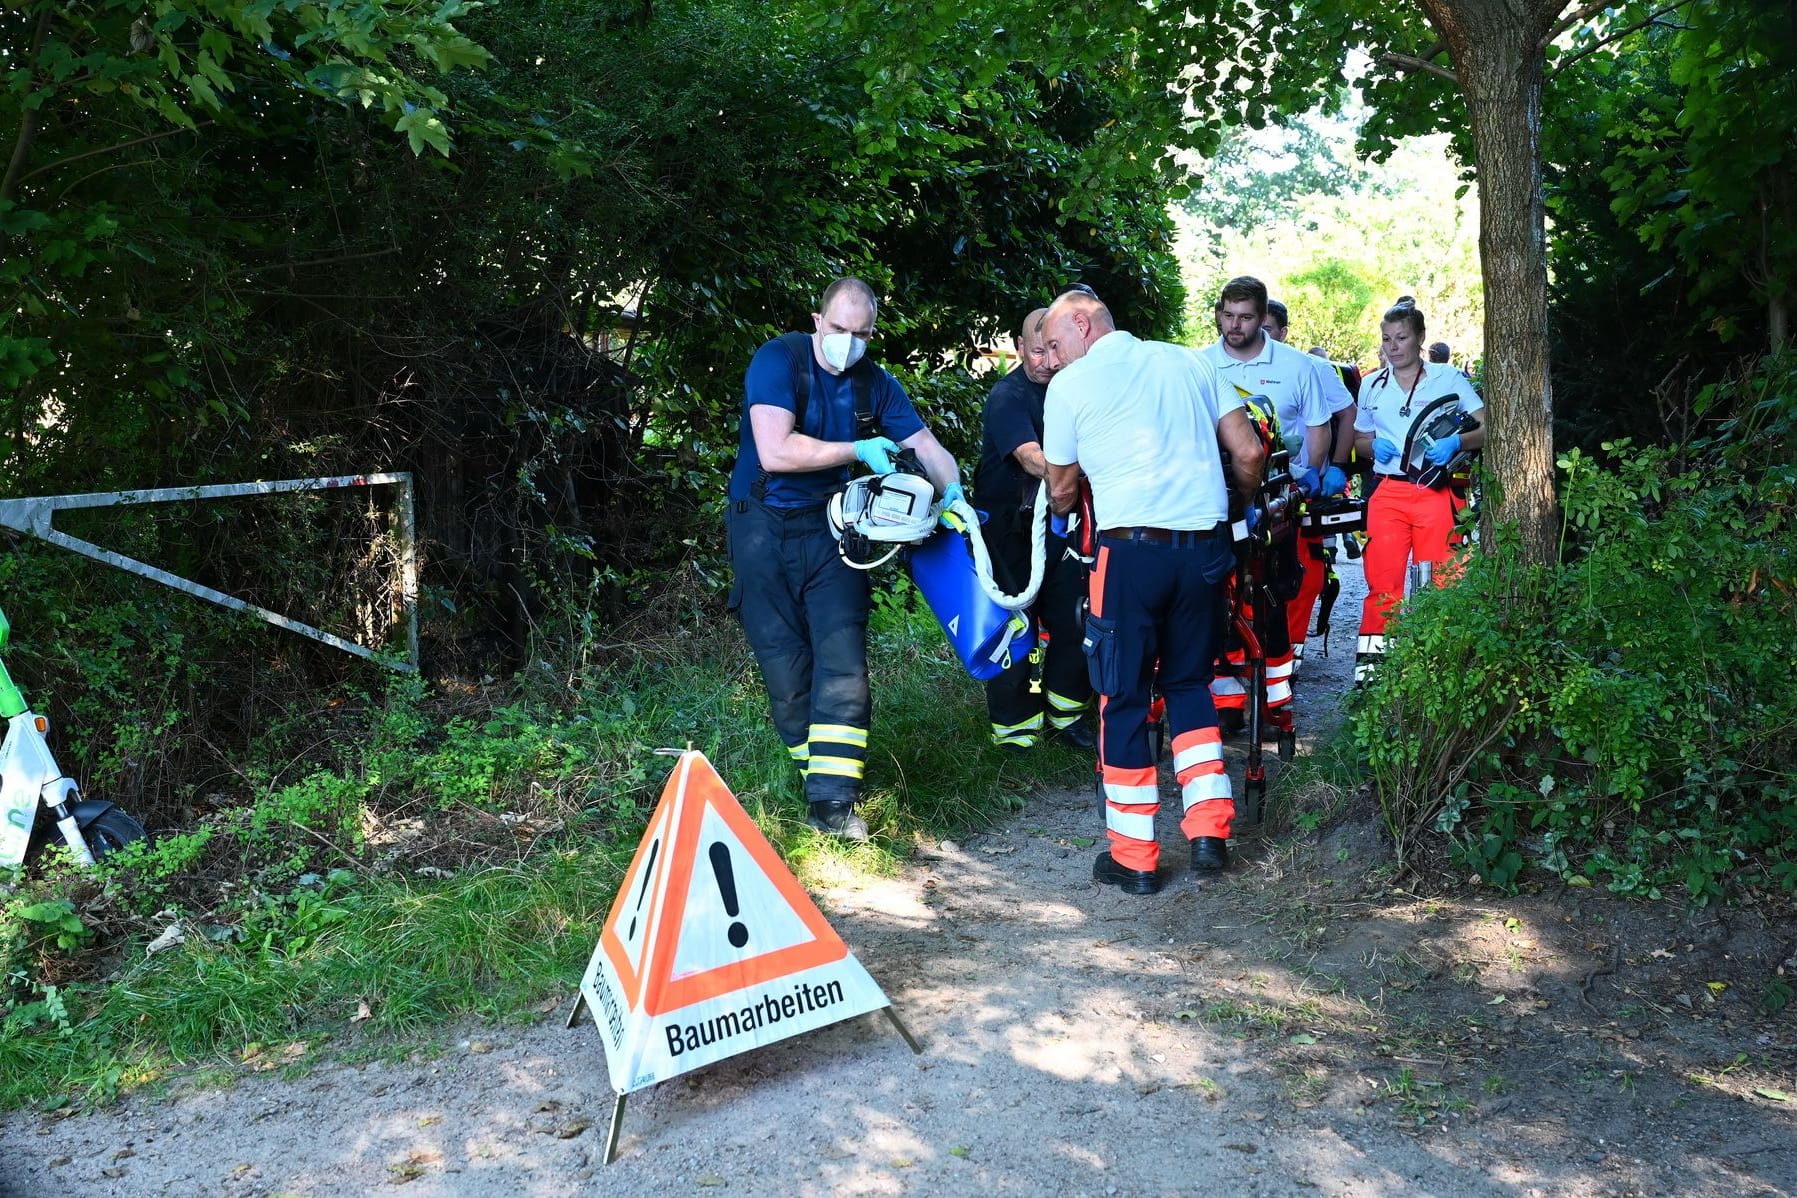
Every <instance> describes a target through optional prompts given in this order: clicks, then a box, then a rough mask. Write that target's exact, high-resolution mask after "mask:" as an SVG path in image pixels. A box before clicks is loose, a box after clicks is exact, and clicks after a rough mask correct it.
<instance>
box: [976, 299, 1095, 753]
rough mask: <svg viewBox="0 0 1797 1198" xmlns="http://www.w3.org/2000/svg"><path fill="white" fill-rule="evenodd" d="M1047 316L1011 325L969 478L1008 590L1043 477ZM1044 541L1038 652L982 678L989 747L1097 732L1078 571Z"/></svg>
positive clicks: (1036, 613)
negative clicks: (1090, 707) (1012, 333)
mask: <svg viewBox="0 0 1797 1198" xmlns="http://www.w3.org/2000/svg"><path fill="white" fill-rule="evenodd" d="M1046 313H1047V309H1046V308H1038V309H1036V310H1035V311H1034V312H1031V313H1030V314H1029V315H1028V316H1026V317H1024V318H1023V326H1022V328H1020V329H1019V330H1018V331H1017V357H1018V363H1017V368H1016V369H1015V370H1013V371H1011V372H1010V373H1009V374H1007V375H1005V377H1004V378H1002V379H1000V380H999V381H998V382H997V384H996V385H994V386H993V388H992V391H991V393H990V394H988V395H987V396H986V408H985V411H984V413H983V414H982V416H981V425H982V427H983V430H984V433H983V437H982V440H981V444H980V461H979V465H978V466H977V467H976V468H975V470H974V476H973V497H974V503H975V505H976V506H978V507H979V509H980V510H981V511H983V512H985V513H987V521H986V525H985V529H984V534H985V538H986V548H987V550H988V551H989V552H990V553H991V555H992V573H993V578H994V581H996V582H997V583H998V585H999V587H1000V588H1001V589H1002V590H1004V591H1006V592H1007V593H1013V594H1014V593H1016V592H1017V591H1019V590H1021V589H1022V588H1023V586H1024V585H1025V584H1026V583H1028V581H1029V576H1030V545H1031V526H1030V520H1031V519H1032V518H1033V516H1034V514H1035V505H1036V493H1037V491H1038V490H1040V489H1041V487H1042V485H1043V484H1042V480H1043V479H1045V478H1047V477H1048V462H1047V460H1046V459H1044V458H1043V456H1042V405H1043V399H1044V397H1045V396H1046V395H1047V394H1048V380H1049V379H1051V378H1053V377H1054V372H1053V371H1052V370H1050V369H1049V368H1048V351H1047V348H1046V347H1045V346H1044V345H1043V344H1042V317H1043V316H1044V315H1045V314H1046ZM1046 540H1047V561H1046V562H1045V563H1044V569H1043V574H1042V586H1041V589H1040V590H1038V591H1037V592H1036V601H1035V603H1033V604H1032V605H1031V606H1030V609H1029V613H1028V614H1029V617H1030V618H1031V620H1032V621H1033V622H1034V623H1035V626H1036V629H1037V633H1038V643H1039V645H1040V648H1039V650H1038V652H1037V653H1035V654H1034V655H1032V657H1030V658H1025V659H1023V660H1020V661H1015V662H1013V663H1012V664H1011V667H1010V668H1009V669H1007V670H1005V671H1004V672H1003V673H1001V674H999V675H998V676H997V677H995V678H992V679H989V680H988V681H987V683H986V712H987V716H988V717H989V718H990V719H991V721H992V743H993V744H996V745H999V746H1001V747H1003V748H1007V749H1011V750H1014V751H1021V750H1024V749H1028V748H1031V747H1032V746H1034V745H1035V744H1036V743H1037V742H1038V740H1039V739H1040V738H1041V736H1042V734H1043V732H1044V731H1048V732H1051V733H1053V734H1055V735H1057V736H1059V737H1060V738H1061V739H1062V740H1063V741H1065V742H1067V743H1068V744H1070V745H1072V746H1073V747H1075V748H1078V749H1091V748H1094V747H1096V745H1097V737H1096V736H1095V735H1094V734H1093V732H1092V730H1091V729H1090V728H1089V727H1087V726H1086V723H1085V719H1084V713H1085V710H1086V706H1087V704H1088V703H1089V702H1090V700H1091V697H1092V684H1091V682H1090V680H1089V677H1088V673H1087V670H1086V658H1085V654H1084V653H1082V652H1081V651H1080V628H1079V601H1080V599H1081V598H1083V597H1084V595H1085V593H1086V570H1085V567H1084V566H1083V565H1081V564H1080V562H1079V561H1078V560H1077V559H1075V558H1070V557H1068V556H1067V540H1066V538H1065V537H1062V536H1057V535H1055V534H1054V533H1052V532H1051V533H1049V534H1048V536H1047V538H1046ZM1032 666H1034V667H1036V668H1034V669H1032Z"/></svg>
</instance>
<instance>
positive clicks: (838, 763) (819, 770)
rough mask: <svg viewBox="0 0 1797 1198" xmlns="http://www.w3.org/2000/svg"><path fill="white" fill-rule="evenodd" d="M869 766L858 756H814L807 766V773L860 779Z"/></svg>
mask: <svg viewBox="0 0 1797 1198" xmlns="http://www.w3.org/2000/svg"><path fill="white" fill-rule="evenodd" d="M866 768H867V766H866V764H865V763H864V762H863V761H862V760H861V759H860V758H858V757H823V756H814V757H812V759H811V764H810V765H809V766H807V767H806V768H805V772H806V773H807V774H828V775H830V776H832V777H837V778H856V779H859V778H860V777H861V775H862V772H863V771H864V770H865V769H866Z"/></svg>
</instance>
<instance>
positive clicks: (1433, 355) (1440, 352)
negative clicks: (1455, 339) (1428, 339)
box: [1429, 341, 1453, 366]
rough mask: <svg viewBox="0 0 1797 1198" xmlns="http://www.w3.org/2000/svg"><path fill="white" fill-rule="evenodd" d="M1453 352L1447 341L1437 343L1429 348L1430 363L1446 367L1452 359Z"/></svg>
mask: <svg viewBox="0 0 1797 1198" xmlns="http://www.w3.org/2000/svg"><path fill="white" fill-rule="evenodd" d="M1452 356H1453V351H1452V350H1450V349H1449V348H1448V343H1447V342H1445V341H1437V342H1435V343H1434V344H1433V345H1431V346H1430V347H1429V361H1431V362H1434V363H1435V364H1437V365H1442V366H1445V365H1446V364H1447V363H1448V362H1449V361H1450V360H1451V358H1452Z"/></svg>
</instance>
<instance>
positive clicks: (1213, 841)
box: [1192, 836, 1229, 874]
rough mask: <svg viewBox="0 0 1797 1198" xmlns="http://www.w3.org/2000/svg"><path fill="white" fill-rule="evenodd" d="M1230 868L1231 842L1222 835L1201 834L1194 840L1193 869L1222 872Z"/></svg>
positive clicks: (1195, 871)
mask: <svg viewBox="0 0 1797 1198" xmlns="http://www.w3.org/2000/svg"><path fill="white" fill-rule="evenodd" d="M1228 868H1229V842H1228V841H1227V840H1225V839H1223V838H1222V837H1221V836H1200V837H1199V838H1198V839H1197V840H1194V841H1193V842H1192V870H1193V872H1194V873H1201V874H1220V873H1222V872H1223V871H1224V870H1226V869H1228Z"/></svg>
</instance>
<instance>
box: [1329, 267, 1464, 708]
mask: <svg viewBox="0 0 1797 1198" xmlns="http://www.w3.org/2000/svg"><path fill="white" fill-rule="evenodd" d="M1423 332H1424V326H1423V314H1422V313H1421V312H1419V311H1417V309H1416V306H1415V305H1414V304H1410V303H1405V302H1403V301H1400V302H1399V303H1398V305H1397V306H1396V307H1394V308H1392V309H1391V310H1390V311H1389V312H1387V313H1386V314H1385V319H1384V320H1383V321H1382V322H1381V323H1380V326H1379V345H1380V350H1381V353H1382V355H1383V356H1384V358H1385V362H1386V365H1385V367H1384V369H1382V370H1380V371H1379V372H1378V373H1377V374H1375V375H1373V377H1372V378H1370V379H1368V380H1367V381H1366V382H1364V383H1362V384H1361V387H1360V412H1359V415H1358V416H1356V417H1355V420H1354V432H1355V438H1354V441H1355V449H1356V451H1357V454H1358V456H1359V457H1360V459H1361V460H1362V461H1365V460H1366V459H1367V457H1369V456H1370V457H1371V458H1372V459H1373V469H1374V471H1375V472H1377V473H1378V475H1379V476H1380V477H1379V485H1378V487H1377V489H1376V490H1374V492H1373V497H1372V499H1370V500H1369V501H1368V502H1367V525H1366V528H1367V538H1368V540H1367V547H1366V556H1365V558H1364V559H1363V564H1364V566H1365V568H1366V588H1367V597H1366V603H1365V606H1364V607H1362V609H1361V615H1360V643H1359V645H1358V651H1357V652H1356V653H1355V655H1354V681H1355V682H1357V683H1359V682H1364V681H1365V680H1366V678H1367V676H1368V675H1369V673H1370V672H1371V670H1372V668H1373V667H1374V666H1375V665H1377V663H1378V661H1379V659H1380V658H1381V657H1382V656H1383V655H1384V653H1385V621H1386V619H1387V618H1388V617H1389V616H1390V615H1391V613H1392V611H1393V610H1394V609H1395V608H1396V607H1397V605H1398V602H1399V601H1400V600H1401V599H1402V598H1403V597H1404V571H1405V566H1406V563H1407V561H1408V560H1409V559H1410V558H1412V557H1414V558H1415V559H1416V560H1417V561H1418V562H1430V563H1439V562H1445V561H1447V560H1448V557H1449V555H1450V547H1449V539H1450V538H1451V537H1452V536H1453V532H1454V516H1455V514H1456V513H1457V512H1458V510H1459V507H1460V501H1459V500H1458V499H1456V498H1455V495H1454V492H1453V491H1452V489H1450V488H1449V487H1447V486H1445V485H1444V486H1442V487H1440V488H1439V489H1432V488H1430V487H1425V486H1421V485H1419V484H1418V483H1417V482H1415V481H1413V480H1414V478H1415V477H1416V473H1417V472H1416V470H1415V469H1414V466H1413V467H1412V468H1411V469H1408V470H1407V469H1406V462H1405V460H1404V457H1405V450H1406V448H1407V447H1409V446H1410V444H1411V441H1410V438H1411V435H1412V432H1413V431H1415V430H1416V426H1417V425H1418V424H1420V423H1421V422H1422V420H1423V413H1424V412H1425V411H1427V410H1428V409H1429V407H1430V406H1431V405H1432V404H1434V403H1435V402H1436V401H1437V400H1441V399H1455V400H1458V406H1459V408H1460V410H1461V411H1462V412H1477V411H1478V410H1479V409H1480V408H1482V407H1484V406H1485V405H1484V402H1483V401H1482V400H1480V398H1479V397H1478V395H1477V394H1476V393H1475V392H1474V391H1473V388H1472V384H1471V383H1469V382H1467V380H1466V376H1465V375H1463V374H1461V373H1460V372H1459V371H1458V370H1456V369H1454V367H1452V366H1449V365H1446V364H1443V363H1435V362H1425V361H1423ZM1441 410H1442V409H1440V408H1437V409H1436V413H1437V414H1439V413H1440V411H1441ZM1483 444H1485V429H1484V426H1483V425H1482V424H1481V425H1480V427H1478V428H1473V429H1468V430H1467V431H1465V432H1461V433H1455V434H1451V435H1449V436H1447V437H1444V438H1442V439H1441V440H1439V441H1436V442H1435V443H1434V444H1433V445H1432V446H1430V447H1429V449H1428V450H1427V451H1426V454H1425V456H1424V459H1423V462H1424V463H1425V464H1426V465H1429V466H1440V465H1442V464H1443V463H1445V462H1448V461H1450V460H1451V459H1452V458H1453V457H1454V455H1455V454H1457V453H1459V452H1461V451H1462V450H1472V449H1478V448H1479V447H1480V446H1481V445H1483ZM1435 581H1436V583H1437V585H1440V584H1442V583H1445V582H1446V577H1445V576H1444V575H1443V574H1442V573H1440V572H1437V573H1436V575H1435Z"/></svg>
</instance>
